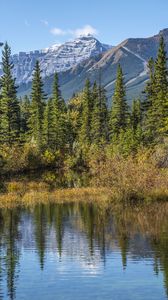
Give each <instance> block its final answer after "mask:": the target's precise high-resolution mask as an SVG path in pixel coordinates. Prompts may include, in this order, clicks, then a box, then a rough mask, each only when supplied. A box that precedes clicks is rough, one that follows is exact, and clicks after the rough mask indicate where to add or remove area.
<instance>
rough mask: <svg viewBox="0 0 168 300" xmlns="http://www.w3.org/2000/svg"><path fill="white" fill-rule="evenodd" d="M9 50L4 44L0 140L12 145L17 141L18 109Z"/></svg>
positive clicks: (18, 128) (18, 126) (18, 127)
mask: <svg viewBox="0 0 168 300" xmlns="http://www.w3.org/2000/svg"><path fill="white" fill-rule="evenodd" d="M10 57H11V49H10V47H9V46H8V44H7V43H6V44H5V46H4V50H3V51H2V69H3V76H2V77H1V79H0V88H1V97H0V140H1V142H2V143H4V142H5V143H9V144H12V143H14V142H16V141H18V139H19V134H20V108H19V103H18V100H17V87H16V85H15V79H14V78H13V76H12V70H13V64H12V62H11V58H10Z"/></svg>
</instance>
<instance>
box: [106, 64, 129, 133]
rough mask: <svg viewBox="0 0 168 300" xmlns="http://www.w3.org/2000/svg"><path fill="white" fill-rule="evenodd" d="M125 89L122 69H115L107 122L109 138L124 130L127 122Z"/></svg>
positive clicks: (119, 67)
mask: <svg viewBox="0 0 168 300" xmlns="http://www.w3.org/2000/svg"><path fill="white" fill-rule="evenodd" d="M125 94H126V93H125V87H124V80H123V72H122V68H121V66H120V65H119V66H118V69H117V79H116V85H115V91H114V96H113V99H112V110H111V115H110V120H109V126H110V137H111V138H112V137H113V136H114V135H116V136H117V135H118V134H119V133H120V131H121V130H125V129H126V126H127V122H128V105H127V102H126V99H125Z"/></svg>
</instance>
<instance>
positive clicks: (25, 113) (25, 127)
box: [20, 95, 31, 142]
mask: <svg viewBox="0 0 168 300" xmlns="http://www.w3.org/2000/svg"><path fill="white" fill-rule="evenodd" d="M20 112H21V120H20V131H21V140H22V141H23V142H24V141H26V140H27V135H28V132H29V119H30V113H31V104H30V99H29V97H28V96H27V95H26V96H24V98H23V100H22V99H20Z"/></svg>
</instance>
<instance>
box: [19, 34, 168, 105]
mask: <svg viewBox="0 0 168 300" xmlns="http://www.w3.org/2000/svg"><path fill="white" fill-rule="evenodd" d="M161 35H163V36H164V39H165V43H166V50H167V52H168V29H164V30H162V31H160V32H159V34H157V35H155V36H153V37H149V38H138V39H136V38H130V39H127V40H125V41H123V42H122V43H121V44H119V45H118V46H116V47H113V48H111V49H110V50H107V51H106V52H104V53H102V54H101V55H99V56H93V57H91V58H89V59H87V60H84V61H83V62H81V63H79V64H77V65H76V66H74V67H73V68H71V69H69V70H66V71H65V72H60V74H59V77H60V83H61V88H62V92H63V96H64V97H65V99H68V98H69V97H71V96H72V94H73V93H75V92H78V91H80V90H81V89H82V88H83V86H84V82H85V80H86V78H89V79H90V81H91V83H93V82H94V81H95V80H97V81H98V80H99V77H100V74H101V82H102V85H103V86H104V87H105V89H106V91H107V96H108V98H109V99H110V98H111V96H112V94H113V91H114V86H115V80H116V70H117V66H118V64H119V63H120V64H121V66H122V68H123V72H124V79H125V84H126V88H127V98H128V100H132V99H133V98H134V97H137V96H141V97H143V95H142V91H143V90H144V87H145V84H146V81H147V80H148V68H147V63H148V60H149V59H150V57H153V58H155V57H156V55H157V51H158V47H159V40H160V36H161ZM52 79H53V77H52V76H50V77H47V78H45V90H46V92H47V93H48V94H50V93H51V86H52ZM24 88H25V87H24ZM27 88H30V86H29V87H27Z"/></svg>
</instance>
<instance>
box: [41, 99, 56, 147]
mask: <svg viewBox="0 0 168 300" xmlns="http://www.w3.org/2000/svg"><path fill="white" fill-rule="evenodd" d="M52 112H53V102H52V99H51V98H50V99H49V100H48V102H47V105H46V107H45V111H44V125H43V134H44V145H45V146H46V147H47V148H51V149H52V148H53V144H54V142H55V141H54V130H55V128H54V127H53V126H54V120H53V113H52Z"/></svg>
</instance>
